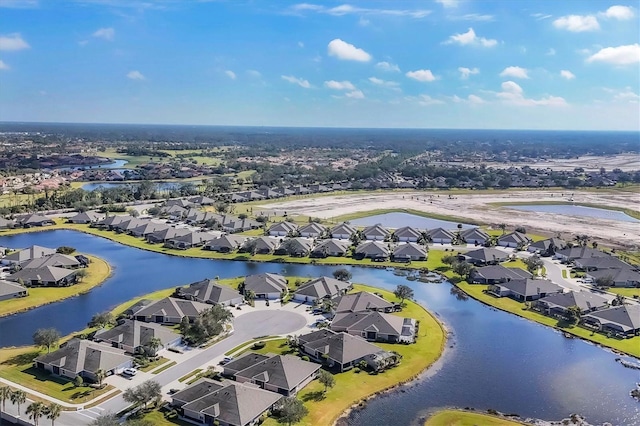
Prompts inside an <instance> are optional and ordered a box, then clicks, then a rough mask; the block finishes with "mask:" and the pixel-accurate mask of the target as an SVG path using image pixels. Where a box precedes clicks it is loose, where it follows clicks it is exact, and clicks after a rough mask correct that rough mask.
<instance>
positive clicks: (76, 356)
mask: <svg viewBox="0 0 640 426" xmlns="http://www.w3.org/2000/svg"><path fill="white" fill-rule="evenodd" d="M130 359H131V358H130V357H128V356H127V355H125V354H124V350H122V349H116V348H112V347H111V346H107V345H102V344H100V343H95V342H91V341H89V340H80V339H71V340H70V341H69V342H67V344H66V345H65V346H64V347H62V348H60V349H58V350H57V351H54V352H51V353H49V354H44V355H40V356H39V357H37V358H36V359H35V361H36V362H42V363H43V364H50V365H54V366H58V367H60V368H64V369H65V370H68V371H72V372H74V373H75V374H79V373H80V372H82V371H88V372H92V373H95V372H96V371H98V370H103V371H109V370H112V369H114V368H116V367H118V366H120V365H122V364H124V363H125V362H127V361H128V360H130Z"/></svg>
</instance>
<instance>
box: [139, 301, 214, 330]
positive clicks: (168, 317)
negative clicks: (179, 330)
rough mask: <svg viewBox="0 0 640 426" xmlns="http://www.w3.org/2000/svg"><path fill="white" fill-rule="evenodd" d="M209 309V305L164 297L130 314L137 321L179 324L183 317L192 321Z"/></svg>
mask: <svg viewBox="0 0 640 426" xmlns="http://www.w3.org/2000/svg"><path fill="white" fill-rule="evenodd" d="M210 308H211V305H208V304H206V303H201V302H196V301H193V300H184V299H177V298H175V297H165V298H164V299H160V300H157V301H154V302H151V303H149V304H147V305H145V306H142V307H140V308H139V309H137V310H136V311H134V312H133V313H132V317H133V319H135V320H137V321H145V322H157V323H160V324H163V323H167V324H180V322H181V321H182V319H183V318H185V317H186V318H187V319H188V320H189V321H194V320H195V319H196V317H197V316H198V314H200V312H203V311H205V310H207V309H210Z"/></svg>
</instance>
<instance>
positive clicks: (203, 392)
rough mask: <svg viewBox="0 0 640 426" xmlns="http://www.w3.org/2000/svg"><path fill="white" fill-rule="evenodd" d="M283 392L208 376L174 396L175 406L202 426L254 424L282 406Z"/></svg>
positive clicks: (185, 416) (179, 411)
mask: <svg viewBox="0 0 640 426" xmlns="http://www.w3.org/2000/svg"><path fill="white" fill-rule="evenodd" d="M282 398H283V396H282V395H280V394H277V393H275V392H270V391H267V390H264V389H260V388H259V387H258V386H256V385H254V384H252V383H238V382H233V381H229V380H224V381H221V382H218V381H214V380H210V379H207V378H203V379H200V380H198V381H196V382H195V383H194V384H192V385H191V386H189V387H187V388H185V389H183V390H181V391H180V392H177V393H175V394H173V395H172V396H171V405H172V406H173V407H174V408H175V409H176V410H177V411H178V413H179V414H180V415H181V416H182V417H184V418H185V419H186V420H188V421H189V422H192V423H195V424H202V425H213V424H219V425H224V426H252V425H256V424H258V421H259V419H260V417H261V416H262V415H263V414H264V413H266V412H269V411H271V410H273V409H275V408H276V407H278V406H279V402H280V400H281V399H282Z"/></svg>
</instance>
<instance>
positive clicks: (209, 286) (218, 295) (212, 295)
mask: <svg viewBox="0 0 640 426" xmlns="http://www.w3.org/2000/svg"><path fill="white" fill-rule="evenodd" d="M176 296H177V297H180V298H182V299H189V300H195V301H198V302H202V303H209V304H211V305H223V306H229V305H240V304H242V302H243V300H244V298H243V297H242V295H241V294H240V293H239V292H238V291H237V290H234V289H232V288H231V287H227V286H223V285H220V284H218V283H217V282H215V281H214V280H209V279H206V280H202V281H198V282H195V283H192V284H189V286H188V287H178V288H177V289H176Z"/></svg>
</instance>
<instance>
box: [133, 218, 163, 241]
mask: <svg viewBox="0 0 640 426" xmlns="http://www.w3.org/2000/svg"><path fill="white" fill-rule="evenodd" d="M168 228H169V225H167V224H166V223H158V222H152V221H150V220H149V221H145V222H144V223H142V224H140V225H138V226H136V227H135V228H133V229H131V230H130V231H129V234H131V235H133V236H134V237H143V238H146V237H147V236H148V235H151V234H154V233H156V232H160V231H164V230H165V229H168Z"/></svg>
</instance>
